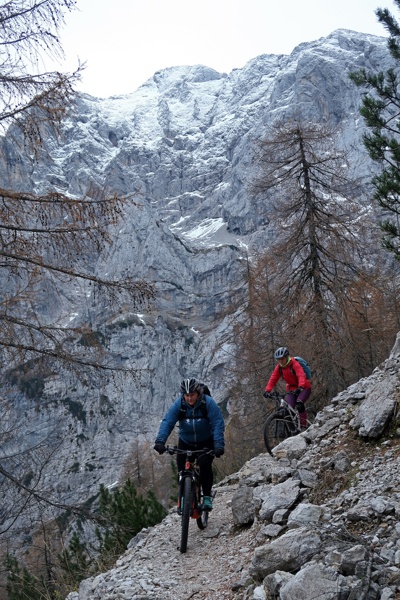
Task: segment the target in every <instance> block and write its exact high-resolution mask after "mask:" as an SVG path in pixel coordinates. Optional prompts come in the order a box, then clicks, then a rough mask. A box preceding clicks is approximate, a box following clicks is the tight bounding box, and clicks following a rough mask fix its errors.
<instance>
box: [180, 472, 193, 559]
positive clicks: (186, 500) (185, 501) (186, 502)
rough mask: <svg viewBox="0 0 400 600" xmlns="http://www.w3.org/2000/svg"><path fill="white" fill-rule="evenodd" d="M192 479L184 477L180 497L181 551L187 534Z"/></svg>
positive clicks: (184, 549) (183, 548)
mask: <svg viewBox="0 0 400 600" xmlns="http://www.w3.org/2000/svg"><path fill="white" fill-rule="evenodd" d="M192 503H193V498H192V480H191V479H190V477H185V479H184V482H183V493H182V498H181V509H182V530H181V545H180V548H179V550H180V551H181V552H182V553H185V552H186V549H187V541H188V535H189V522H190V513H191V510H192Z"/></svg>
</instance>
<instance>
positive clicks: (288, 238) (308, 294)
mask: <svg viewBox="0 0 400 600" xmlns="http://www.w3.org/2000/svg"><path fill="white" fill-rule="evenodd" d="M334 133H335V132H334V131H332V130H331V129H330V128H329V127H327V126H322V125H315V124H312V123H307V124H303V123H301V122H292V123H285V124H277V125H276V126H274V127H273V128H272V130H271V132H270V133H269V135H268V136H266V137H265V138H264V139H263V141H262V142H261V143H260V145H259V146H258V148H257V151H258V160H259V166H260V173H259V176H258V178H257V181H256V182H255V185H254V190H255V192H256V193H257V194H258V196H259V197H260V196H261V197H262V198H267V197H268V198H269V202H270V203H271V202H273V205H274V206H273V210H272V211H270V213H269V218H270V226H271V227H272V228H273V229H274V231H275V232H276V240H277V241H276V243H272V244H271V247H270V249H269V250H268V252H267V253H265V255H264V256H263V257H262V258H261V260H260V261H259V264H258V270H259V273H260V276H259V277H258V279H257V285H258V286H259V287H260V288H262V287H263V282H264V280H265V277H263V276H262V269H264V270H265V272H267V273H268V275H267V277H268V280H269V287H270V288H271V289H272V290H273V294H274V298H275V303H276V310H277V312H278V314H279V321H278V324H277V327H278V328H277V334H279V335H280V341H279V345H286V346H288V347H289V349H290V352H291V353H292V355H294V354H298V355H303V356H304V357H305V358H306V359H307V360H308V361H309V362H310V364H311V365H312V371H313V383H314V389H315V395H317V396H318V397H319V399H320V401H324V399H325V400H326V399H327V398H329V397H332V396H333V395H334V394H335V393H337V392H338V391H339V390H340V389H341V388H342V387H343V386H344V385H346V384H348V383H349V382H351V380H352V379H353V378H354V375H355V371H356V374H357V375H359V374H360V373H359V369H355V367H354V364H353V363H352V361H351V360H350V361H349V353H348V352H347V353H346V352H344V348H345V347H346V344H347V342H346V341H345V340H346V339H347V340H348V338H346V336H347V334H348V332H346V328H345V327H344V326H343V323H344V322H345V321H346V319H347V318H348V316H349V314H350V306H353V309H354V302H353V303H352V299H354V301H355V300H356V301H357V302H360V301H361V300H362V297H360V295H358V296H356V297H355V295H354V294H353V295H352V294H350V293H349V291H350V290H352V289H353V287H354V286H355V285H356V284H358V285H359V284H360V282H361V281H364V280H366V278H367V276H368V268H369V265H368V267H367V265H365V260H364V259H365V255H363V254H364V244H365V243H366V242H367V240H368V237H369V235H370V230H371V221H370V218H369V215H368V207H367V205H366V204H365V205H364V206H363V204H362V202H360V199H361V197H362V188H361V186H360V184H359V183H358V182H356V181H355V180H354V179H352V178H351V177H349V176H348V174H347V173H348V171H349V168H348V161H347V157H346V155H345V153H344V152H342V151H340V152H339V151H338V150H337V149H336V148H335V145H334V143H333V139H334ZM361 240H362V243H360V242H361ZM269 294H271V292H269ZM368 301H370V299H369V298H368ZM353 309H352V310H353ZM267 313H268V314H269V313H270V310H268V311H267V312H266V314H265V317H264V318H265V319H268V318H269V317H268V314H267ZM279 335H276V336H275V339H277V338H278V337H279ZM275 345H276V344H275ZM273 350H274V348H273V347H272V344H270V343H267V344H266V347H265V351H264V355H265V354H270V355H271V356H272V352H273ZM365 352H366V351H365ZM364 358H365V357H364ZM364 362H366V363H367V364H368V367H366V366H364V372H363V375H365V374H367V373H368V372H370V371H371V370H372V368H373V367H374V366H376V364H374V363H371V362H370V361H368V360H367V361H364Z"/></svg>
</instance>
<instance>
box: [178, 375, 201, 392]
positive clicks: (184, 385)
mask: <svg viewBox="0 0 400 600" xmlns="http://www.w3.org/2000/svg"><path fill="white" fill-rule="evenodd" d="M181 392H182V393H183V394H192V393H193V392H200V384H199V382H198V381H196V379H194V377H192V378H191V379H182V381H181Z"/></svg>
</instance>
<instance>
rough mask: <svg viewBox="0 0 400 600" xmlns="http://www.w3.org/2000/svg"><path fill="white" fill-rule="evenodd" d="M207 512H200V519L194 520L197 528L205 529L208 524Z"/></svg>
mask: <svg viewBox="0 0 400 600" xmlns="http://www.w3.org/2000/svg"><path fill="white" fill-rule="evenodd" d="M208 513H209V511H208V510H202V511H201V513H200V517H199V518H198V519H196V523H197V527H198V528H199V529H205V528H206V527H207V524H208Z"/></svg>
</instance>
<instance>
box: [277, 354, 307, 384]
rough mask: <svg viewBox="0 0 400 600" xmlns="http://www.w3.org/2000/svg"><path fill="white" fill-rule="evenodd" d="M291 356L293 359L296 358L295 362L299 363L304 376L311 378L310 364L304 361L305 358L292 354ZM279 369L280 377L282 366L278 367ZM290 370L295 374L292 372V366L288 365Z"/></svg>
mask: <svg viewBox="0 0 400 600" xmlns="http://www.w3.org/2000/svg"><path fill="white" fill-rule="evenodd" d="M293 358H294V359H295V360H297V362H298V363H299V364H300V365H301V367H302V369H303V371H304V374H305V376H306V377H307V379H311V369H310V365H309V364H308V362H307V361H306V359H305V358H301V356H293ZM279 368H280V371H281V377H282V367H279ZM290 370H291V371H292V373H293V375H296V373H295V372H294V369H293V366H292V365H290Z"/></svg>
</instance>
